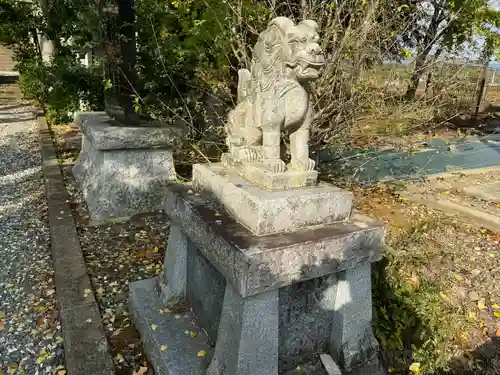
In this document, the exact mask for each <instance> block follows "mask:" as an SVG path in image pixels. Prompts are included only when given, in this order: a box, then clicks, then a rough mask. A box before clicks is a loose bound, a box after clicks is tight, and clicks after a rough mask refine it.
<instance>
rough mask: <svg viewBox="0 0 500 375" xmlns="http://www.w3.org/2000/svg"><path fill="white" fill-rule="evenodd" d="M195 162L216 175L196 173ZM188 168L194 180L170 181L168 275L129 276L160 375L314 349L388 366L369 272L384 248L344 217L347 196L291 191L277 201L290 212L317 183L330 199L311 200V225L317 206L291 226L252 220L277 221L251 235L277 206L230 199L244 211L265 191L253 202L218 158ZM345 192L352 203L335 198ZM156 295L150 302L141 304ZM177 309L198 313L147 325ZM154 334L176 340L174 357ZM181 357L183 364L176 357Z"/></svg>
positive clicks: (297, 356)
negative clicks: (375, 324) (189, 334)
mask: <svg viewBox="0 0 500 375" xmlns="http://www.w3.org/2000/svg"><path fill="white" fill-rule="evenodd" d="M200 170H201V171H202V172H203V173H205V172H207V173H208V171H210V173H213V174H215V176H211V177H210V178H209V179H202V178H200V173H199V171H200ZM194 171H195V172H194V181H193V184H174V185H171V186H169V188H168V190H167V192H166V198H165V205H164V208H165V212H166V213H167V214H168V215H169V217H170V219H171V221H172V227H171V233H170V238H169V243H168V248H167V253H166V256H165V265H164V272H163V275H162V276H161V277H159V278H157V279H156V280H155V281H154V282H151V281H142V282H138V283H133V284H131V309H132V312H133V315H134V319H135V322H136V325H137V327H138V329H139V331H140V332H141V334H142V337H143V340H144V342H145V348H146V351H147V353H148V356H149V358H150V360H151V361H152V363H153V365H154V367H155V369H156V368H157V369H162V370H161V371H160V372H158V371H157V375H167V374H168V375H187V374H189V375H197V374H200V375H201V374H202V375H205V374H208V375H223V374H224V375H278V374H282V373H286V372H287V371H288V370H291V369H294V368H296V367H297V365H299V364H301V363H303V362H307V361H311V360H314V359H315V358H316V356H317V354H319V353H330V354H331V355H332V357H333V358H334V360H335V361H336V362H337V363H338V364H339V365H340V366H341V368H342V369H343V370H344V371H346V372H349V373H350V374H365V373H366V374H370V375H378V374H383V373H384V372H383V369H382V367H381V366H380V364H379V363H378V358H377V348H378V345H377V342H376V340H375V338H374V337H373V334H372V329H371V320H372V316H371V311H372V310H371V309H372V306H371V280H370V279H371V263H373V262H375V261H377V260H378V259H380V257H381V248H382V245H383V235H384V229H383V226H382V225H381V224H379V223H377V222H373V221H372V220H370V219H368V218H366V217H363V216H360V215H357V214H354V215H352V216H351V215H350V207H351V202H350V194H348V193H345V192H343V191H342V190H340V189H337V188H334V187H329V186H328V185H326V186H324V187H321V186H320V187H308V188H303V189H297V190H295V191H294V192H293V194H289V196H290V197H291V198H286V199H284V203H280V204H279V207H281V209H283V210H291V211H290V212H292V208H293V207H296V208H297V209H304V207H307V205H308V203H307V202H308V200H309V199H310V197H313V198H311V199H312V200H313V201H314V199H317V198H315V197H317V194H316V193H315V192H317V191H318V188H319V189H320V190H321V189H323V190H322V191H323V192H322V193H321V194H327V195H328V194H330V195H329V196H330V199H329V200H328V199H326V200H325V201H324V203H323V204H321V203H314V204H313V206H314V205H316V206H317V207H318V208H319V210H318V215H323V216H322V217H323V218H322V219H321V220H320V219H316V220H315V221H314V220H313V222H314V224H315V225H309V226H306V224H305V223H306V222H307V221H308V220H311V218H313V216H314V215H313V213H314V212H313V211H312V210H311V211H308V210H305V213H304V215H303V216H304V217H307V220H303V219H302V221H299V224H298V225H297V227H295V228H294V227H293V225H291V224H290V223H288V224H286V225H284V226H283V225H281V224H279V223H276V224H275V225H274V226H273V225H270V224H269V225H267V224H266V225H264V226H259V225H256V226H254V229H256V230H259V228H261V229H262V228H269V227H273V228H277V227H279V226H280V225H281V227H280V230H279V231H277V233H270V234H267V235H257V234H256V233H255V232H252V231H251V230H250V229H249V227H252V223H259V220H255V217H261V218H262V219H263V220H261V221H260V222H266V220H267V222H268V223H270V222H271V221H272V220H271V219H272V216H269V215H275V217H276V218H278V217H280V216H279V215H280V212H281V211H279V210H278V211H275V212H272V210H269V211H268V213H266V214H261V215H260V216H259V215H256V216H254V217H252V218H250V214H248V215H242V214H241V212H240V214H239V215H238V214H237V213H238V212H239V211H238V207H237V206H235V205H234V202H235V199H239V200H240V202H242V201H244V202H251V201H252V200H253V201H254V202H256V204H253V205H252V204H251V205H250V207H242V208H241V209H242V210H247V211H246V212H251V211H252V210H254V211H255V210H259V209H262V208H263V207H264V208H265V207H268V208H269V207H273V205H272V204H271V203H272V202H271V201H272V199H271V198H270V196H269V195H268V192H265V191H263V190H261V191H262V194H261V196H262V197H263V199H262V200H261V201H259V200H258V197H259V194H258V191H259V190H255V189H253V188H252V187H251V186H246V187H245V184H244V181H240V180H238V175H237V174H235V173H233V172H231V170H227V169H224V168H222V167H219V166H217V165H215V166H212V167H209V166H195V168H194ZM202 175H203V174H202ZM238 181H239V182H238ZM329 188H330V190H329ZM245 189H246V192H243V193H242V190H245ZM258 189H260V188H258ZM325 191H326V193H325ZM226 194H227V195H229V196H230V197H228V196H226ZM321 194H319V195H320V196H321ZM276 196H277V197H278V198H277V199H283V198H279V196H280V194H278V195H276ZM285 196H286V194H285ZM266 197H267V198H266ZM300 197H301V198H300ZM342 197H344V199H349V202H344V203H343V204H340V203H339V201H340V200H341V198H342ZM335 199H337V203H336V206H337V207H344V208H345V207H349V210H347V209H346V211H348V212H347V213H340V214H338V215H337V216H336V215H335V214H334V210H333V209H332V207H333V205H332V203H331V202H330V200H331V201H335ZM290 202H294V203H290ZM309 202H310V201H309ZM231 204H233V206H232V208H231ZM329 204H330V206H329ZM325 206H326V208H325ZM259 207H260V208H259ZM231 210H232V211H231ZM229 211H231V212H234V213H236V214H235V215H234V216H233V215H230V214H229V213H228V212H229ZM262 212H265V210H263V211H262ZM254 214H255V212H254ZM292 215H294V217H299V216H300V215H297V214H295V213H292ZM347 218H349V219H348V220H347ZM322 220H323V223H322V222H321V221H322ZM243 222H244V223H245V225H243V224H242V223H243ZM249 223H250V224H249ZM151 300H154V301H155V305H154V306H156V307H150V308H147V307H145V305H148V304H151V303H150V302H147V301H151ZM179 306H186V307H189V308H190V309H191V310H192V312H193V314H194V316H196V319H195V318H191V317H190V316H189V315H186V317H184V315H182V314H180V315H179V320H177V321H176V320H175V319H173V318H170V317H167V316H164V317H163V318H162V317H161V316H160V315H159V316H158V317H157V318H158V319H155V320H154V325H157V326H159V327H160V328H158V330H156V331H154V330H151V329H150V326H151V322H152V320H151V318H148V317H151V316H154V311H153V312H152V310H154V309H155V308H157V309H158V308H159V309H160V310H161V309H164V308H165V307H167V308H168V309H167V310H168V312H167V313H166V314H167V315H168V314H174V315H175V314H176V313H175V312H172V311H175V309H178V308H179ZM187 310H188V309H187V308H186V311H187ZM165 311H166V310H165ZM169 316H170V315H169ZM148 319H149V320H148ZM183 319H186V323H185V324H189V322H191V323H193V324H195V326H193V327H192V328H190V330H192V331H196V332H199V334H197V335H196V337H195V339H196V340H195V341H193V342H190V341H189V340H187V341H186V340H184V339H183V340H181V341H179V337H178V335H177V333H175V332H177V330H178V329H183V328H184V326H183V325H182V321H183ZM179 327H180V328H179ZM160 331H161V332H162V334H161V336H159V335H158V332H160ZM201 332H206V336H205V337H203V335H202V334H201ZM160 341H161V342H163V344H162V345H165V346H169V347H170V345H172V346H175V350H176V359H175V361H173V359H172V356H173V354H172V353H171V352H169V353H165V352H164V351H162V350H161V345H157V344H160ZM148 343H153V344H151V345H148ZM194 343H196V345H198V346H196V347H206V348H207V349H206V355H203V359H200V358H197V357H196V354H195V353H193V350H194V349H193V347H192V345H191V344H194ZM190 345H191V346H190ZM212 345H213V349H208V348H210V347H211V346H212ZM203 353H204V354H205V351H203ZM183 361H185V363H186V364H185V366H184V367H185V368H182V366H180V367H179V366H177V365H175V366H174V365H173V364H172V363H174V362H175V363H176V364H178V363H182V362H183ZM197 361H198V362H197ZM193 369H195V370H193Z"/></svg>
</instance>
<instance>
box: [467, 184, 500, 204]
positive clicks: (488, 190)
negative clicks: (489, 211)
mask: <svg viewBox="0 0 500 375" xmlns="http://www.w3.org/2000/svg"><path fill="white" fill-rule="evenodd" d="M463 191H464V193H465V194H467V195H468V196H471V197H473V198H478V199H482V200H484V201H488V202H494V203H500V182H493V183H491V184H481V185H474V186H468V187H465V188H464V189H463Z"/></svg>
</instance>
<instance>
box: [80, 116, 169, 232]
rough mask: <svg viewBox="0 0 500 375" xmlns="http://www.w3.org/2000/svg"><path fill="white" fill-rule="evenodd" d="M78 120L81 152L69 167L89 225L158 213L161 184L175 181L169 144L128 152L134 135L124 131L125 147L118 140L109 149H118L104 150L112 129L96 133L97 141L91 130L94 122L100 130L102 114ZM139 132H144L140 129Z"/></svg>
mask: <svg viewBox="0 0 500 375" xmlns="http://www.w3.org/2000/svg"><path fill="white" fill-rule="evenodd" d="M96 117H97V120H95V118H96ZM80 118H81V119H82V121H83V122H82V132H83V140H82V150H81V152H80V157H79V159H78V161H77V163H76V164H75V166H74V168H73V175H74V176H75V179H76V180H77V182H78V184H79V186H80V188H81V190H82V193H83V196H84V198H85V202H86V203H87V206H88V208H89V211H90V214H91V224H100V223H102V222H105V221H106V220H123V219H127V218H129V217H130V216H133V215H135V214H140V213H147V212H153V211H158V210H160V209H161V202H162V198H163V190H164V187H165V183H166V182H167V181H171V180H173V179H175V170H174V164H173V156H172V148H171V145H170V144H165V145H163V148H149V149H147V148H138V149H132V148H130V147H132V146H131V145H133V144H135V143H134V142H137V140H134V138H135V137H136V134H135V133H133V132H132V133H126V131H125V130H124V131H120V134H121V135H123V136H125V135H127V136H129V137H131V138H130V143H129V144H128V145H125V143H127V142H128V141H127V140H126V139H125V138H121V140H122V141H123V142H122V143H115V144H114V146H113V147H119V149H102V148H105V147H104V146H103V144H104V143H103V142H105V135H106V134H108V135H109V134H114V133H113V132H114V130H113V131H111V130H110V131H109V132H102V131H101V130H99V131H98V132H97V134H100V136H99V137H100V138H99V137H97V136H96V133H95V132H94V131H93V127H94V125H95V124H96V123H97V124H98V125H96V126H98V127H100V128H102V127H103V125H102V123H101V122H99V121H101V120H102V118H103V115H99V114H85V116H84V115H80ZM112 128H116V127H112ZM141 129H142V128H141ZM149 130H151V129H149ZM141 131H142V132H143V133H147V132H148V130H144V129H142V130H141ZM96 139H98V141H97V142H98V143H97V145H96V144H95V142H96ZM113 142H115V141H113ZM153 143H154V142H153ZM153 143H151V144H150V146H151V147H153V146H154V147H156V146H158V142H157V143H155V144H154V145H153ZM135 145H136V146H138V147H142V146H141V145H139V144H135ZM108 146H109V144H108ZM108 146H106V147H108ZM97 147H100V148H101V149H98V148H97ZM120 147H121V148H120ZM126 147H129V148H126Z"/></svg>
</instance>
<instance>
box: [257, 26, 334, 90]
mask: <svg viewBox="0 0 500 375" xmlns="http://www.w3.org/2000/svg"><path fill="white" fill-rule="evenodd" d="M318 41H319V35H318V24H317V23H316V22H314V21H311V20H305V21H302V22H299V23H298V24H294V22H293V21H292V20H290V19H288V18H286V17H278V18H275V19H273V20H272V21H271V22H269V25H268V28H267V29H266V30H265V31H264V32H262V33H261V34H260V36H259V40H258V42H257V44H256V45H255V48H254V51H253V64H252V76H253V77H254V79H257V80H259V81H261V82H262V81H264V82H262V83H264V86H266V83H267V84H269V83H271V82H270V80H271V79H273V80H275V79H280V78H289V79H294V80H297V81H310V80H314V79H316V78H318V77H319V75H320V72H321V69H322V68H323V66H324V65H325V58H324V56H323V51H322V49H321V47H320V46H319V44H318ZM266 81H267V82H266Z"/></svg>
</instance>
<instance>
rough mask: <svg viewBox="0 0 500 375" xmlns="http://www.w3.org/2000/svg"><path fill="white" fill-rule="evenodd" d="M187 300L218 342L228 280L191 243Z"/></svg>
mask: <svg viewBox="0 0 500 375" xmlns="http://www.w3.org/2000/svg"><path fill="white" fill-rule="evenodd" d="M187 263H188V267H187V268H188V282H187V288H186V290H187V292H186V300H187V302H188V304H189V306H190V307H191V308H192V309H193V312H194V313H195V315H196V316H197V317H198V319H199V323H200V325H201V326H202V327H203V328H204V329H205V331H206V332H207V334H208V336H209V338H210V340H211V341H212V342H216V341H217V332H218V330H219V321H220V316H221V312H222V304H223V302H224V291H225V289H226V280H225V279H224V277H223V276H222V274H221V273H220V272H219V271H217V270H216V269H215V268H214V266H212V265H211V264H210V262H209V261H208V260H207V258H205V257H204V256H203V255H202V254H201V252H200V251H199V250H198V248H197V247H196V246H195V245H194V244H193V243H192V242H191V241H190V242H189V246H188V261H187Z"/></svg>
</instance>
